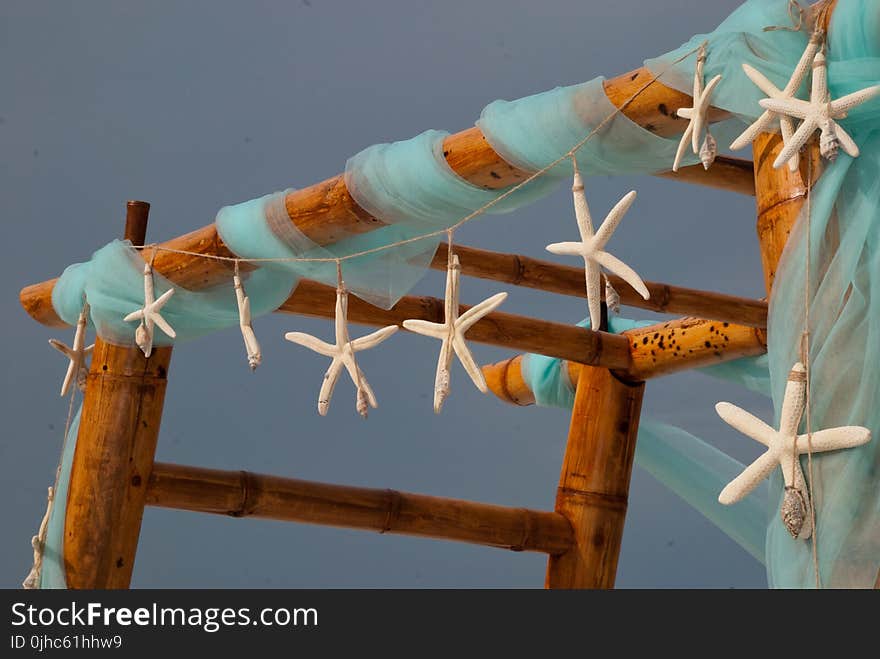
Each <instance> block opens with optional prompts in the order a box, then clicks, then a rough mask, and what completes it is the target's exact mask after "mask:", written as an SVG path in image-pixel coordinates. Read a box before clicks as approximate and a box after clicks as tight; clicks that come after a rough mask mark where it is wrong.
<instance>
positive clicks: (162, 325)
mask: <svg viewBox="0 0 880 659" xmlns="http://www.w3.org/2000/svg"><path fill="white" fill-rule="evenodd" d="M150 318H152V320H153V322H154V323H155V324H156V326H157V327H158V328H159V329H160V330H162V331H163V332H165V334H167V335H168V336H170V337H171V338H172V339H173V338H174V337H176V336H177V332H175V331H174V328H173V327H171V325H169V324H168V321H167V320H165V319H164V318H162V316H161V314H159V313H157V312H155V311H154V312H152V313H151V314H150Z"/></svg>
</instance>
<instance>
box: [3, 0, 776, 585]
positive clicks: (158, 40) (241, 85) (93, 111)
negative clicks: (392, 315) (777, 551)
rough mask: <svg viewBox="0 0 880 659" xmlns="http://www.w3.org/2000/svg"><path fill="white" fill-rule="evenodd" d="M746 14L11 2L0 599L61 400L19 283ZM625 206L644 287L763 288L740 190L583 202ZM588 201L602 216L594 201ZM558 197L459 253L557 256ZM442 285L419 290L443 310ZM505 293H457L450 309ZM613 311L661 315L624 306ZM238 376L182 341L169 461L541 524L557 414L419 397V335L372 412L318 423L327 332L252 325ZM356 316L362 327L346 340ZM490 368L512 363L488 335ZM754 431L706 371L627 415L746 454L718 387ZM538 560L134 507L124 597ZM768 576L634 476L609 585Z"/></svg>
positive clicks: (425, 365) (424, 377)
mask: <svg viewBox="0 0 880 659" xmlns="http://www.w3.org/2000/svg"><path fill="white" fill-rule="evenodd" d="M737 4H739V3H738V2H736V0H716V1H715V2H711V3H707V2H698V1H697V0H661V1H659V2H644V0H615V2H613V3H609V2H604V1H603V2H599V1H598V0H543V1H542V2H539V3H538V2H533V1H532V2H526V1H523V0H507V1H501V0H485V1H483V0H470V1H469V2H465V1H460V0H445V1H444V2H427V1H425V0H406V1H403V0H399V1H392V0H373V1H372V2H369V3H366V2H363V3H361V2H357V3H356V2H345V3H343V2H330V1H328V0H302V2H267V1H256V2H248V3H229V2H187V3H180V2H158V1H157V2H150V3H144V2H133V1H121V0H115V1H113V2H110V1H107V2H95V1H83V2H78V3H55V2H53V3H49V2H44V1H37V0H6V1H5V2H3V3H2V5H0V90H2V91H0V211H2V226H3V228H4V238H5V244H6V246H7V247H6V249H5V250H4V258H3V259H2V260H0V268H2V277H0V286H2V294H0V305H2V307H0V308H2V310H3V315H4V317H5V319H6V320H5V323H4V329H3V332H4V337H3V339H4V342H5V344H6V349H5V350H4V351H3V352H2V354H0V360H2V366H3V368H2V373H3V376H2V377H3V378H4V379H3V396H2V397H0V413H2V415H3V418H4V419H5V424H4V428H5V431H4V432H3V437H2V441H0V495H2V500H3V501H4V506H3V523H4V524H3V525H4V533H3V534H2V535H0V587H17V586H18V584H19V583H20V582H21V580H22V579H23V578H24V576H25V574H26V573H27V571H28V569H29V567H30V561H31V551H30V546H29V540H30V536H31V535H32V534H33V533H34V531H35V529H36V527H37V525H38V524H39V520H40V517H41V516H42V514H43V510H44V506H45V491H46V490H45V488H46V486H47V485H48V484H50V482H51V480H52V477H53V473H54V470H55V466H56V463H57V459H58V453H59V449H60V443H61V433H62V429H63V427H64V420H65V416H66V411H67V404H66V401H63V400H61V399H60V398H58V395H57V391H58V387H59V385H60V380H61V377H62V376H63V373H64V368H65V364H64V362H63V360H62V358H61V357H60V356H59V355H58V354H57V353H56V352H55V351H54V350H52V349H51V348H49V346H48V345H47V344H46V339H47V338H49V337H53V336H56V337H59V338H62V339H64V340H69V338H70V333H69V332H65V333H60V334H59V333H58V332H55V331H50V330H47V329H46V328H43V327H41V326H38V325H37V324H35V323H34V322H33V321H31V320H30V319H29V318H28V317H27V316H26V314H25V313H24V312H23V311H22V310H21V308H20V307H19V305H18V291H19V289H20V288H21V287H22V286H24V285H26V284H29V283H34V282H37V281H41V280H43V279H45V278H47V277H50V276H54V275H57V274H58V273H60V271H61V270H62V269H63V268H64V267H65V266H66V265H67V264H69V263H71V262H75V261H80V260H84V259H86V258H87V257H88V256H89V255H90V254H91V252H92V251H93V250H94V249H96V248H97V247H100V246H101V245H103V244H105V243H106V242H108V241H109V240H112V239H113V238H115V237H117V236H118V235H119V234H120V232H121V230H122V218H123V213H124V203H125V200H126V199H134V198H137V199H145V200H148V201H150V202H151V203H152V204H153V212H152V215H151V218H150V231H149V235H148V239H150V240H162V239H167V238H170V237H172V236H176V235H179V234H181V233H185V232H187V231H190V230H192V229H195V228H197V227H200V226H202V225H204V224H207V223H209V222H210V221H211V220H212V219H213V217H214V214H215V213H216V211H217V209H218V208H220V207H221V206H223V205H225V204H229V203H235V202H239V201H244V200H247V199H250V198H253V197H256V196H259V195H262V194H265V193H267V192H272V191H274V190H278V189H282V188H285V187H288V186H293V187H299V186H305V185H308V184H310V183H313V182H316V181H319V180H323V179H324V178H326V177H328V176H331V175H333V174H336V173H338V172H339V171H341V170H342V168H343V166H344V164H345V160H346V158H347V157H348V156H350V155H352V154H354V153H356V152H357V151H359V150H360V149H362V148H364V147H365V146H368V145H369V144H372V143H375V142H384V141H391V140H397V139H406V138H409V137H411V136H413V135H415V134H417V133H419V132H421V131H422V130H424V129H427V128H440V129H447V130H451V131H455V130H459V129H462V128H465V127H467V126H470V125H472V124H473V121H474V120H475V119H476V118H477V117H478V115H479V112H480V110H481V108H482V107H483V106H484V105H485V104H487V103H488V102H489V101H492V100H494V99H496V98H508V99H512V98H517V97H520V96H525V95H528V94H531V93H535V92H539V91H543V90H545V89H550V88H552V87H554V86H556V85H566V84H573V83H576V82H581V81H584V80H588V79H590V78H593V77H595V76H597V75H607V76H609V77H610V76H613V75H615V74H617V73H622V72H624V71H627V70H630V69H633V68H636V67H637V66H639V65H640V64H641V61H642V60H643V59H644V58H646V57H651V56H654V55H657V54H660V53H663V52H666V51H668V50H671V49H673V48H674V47H676V46H678V45H679V44H680V43H682V42H684V41H686V40H687V39H688V38H689V37H690V36H691V35H692V34H695V33H698V32H704V31H708V30H711V29H712V28H713V27H714V26H715V25H717V24H718V22H720V20H721V19H722V18H723V17H724V16H726V15H727V14H728V13H730V11H731V10H732V9H734V8H735V7H736V6H737ZM631 188H637V189H638V191H639V198H638V200H637V202H636V204H635V206H634V207H633V209H632V210H631V211H630V213H629V214H628V215H627V218H626V221H625V222H623V224H622V226H621V228H620V229H619V230H618V231H617V233H616V234H615V238H614V239H613V243H612V246H613V247H614V251H615V253H616V254H617V255H618V256H619V257H620V258H622V259H623V260H624V261H626V262H627V263H630V264H632V265H634V266H635V267H636V269H637V270H638V271H639V272H640V273H641V274H642V275H643V276H644V277H645V278H646V279H651V280H657V281H666V282H669V283H674V284H680V285H685V286H693V287H699V288H705V289H709V290H718V291H722V292H726V293H733V294H740V295H750V296H760V295H762V294H763V283H762V276H761V264H760V258H759V254H758V246H757V239H756V237H755V230H754V226H755V220H754V215H755V209H754V202H753V200H751V199H749V198H746V197H740V196H736V195H733V194H729V193H723V192H715V191H710V190H706V189H702V188H694V187H690V186H685V185H684V184H679V183H673V182H670V181H662V180H659V179H653V178H650V177H623V178H616V179H605V178H601V179H598V178H597V179H591V180H590V181H588V194H589V196H590V202H591V206H593V207H594V208H595V209H597V212H600V210H599V209H607V208H610V206H611V205H612V204H613V203H614V202H616V201H617V199H618V198H619V197H620V196H621V195H622V194H623V193H624V192H626V191H627V190H629V189H631ZM602 212H604V211H602ZM573 231H574V220H573V217H572V211H571V208H570V196H569V194H567V193H565V192H564V191H561V192H559V193H558V194H556V195H554V196H553V197H551V198H548V199H545V200H543V201H540V202H539V203H537V204H534V205H533V206H530V207H529V208H526V209H523V210H520V211H518V212H516V213H514V214H511V215H504V216H494V217H488V218H485V219H482V220H480V221H477V222H474V223H472V224H471V225H468V226H467V227H465V229H463V230H462V231H461V232H460V235H458V234H457V236H456V237H457V238H459V239H460V240H461V242H462V243H463V244H468V245H474V246H479V247H484V248H488V249H495V250H499V251H508V252H519V253H524V254H528V255H531V256H536V257H540V258H546V254H545V253H544V250H543V248H544V245H545V244H547V243H548V242H553V241H556V240H566V239H570V238H571V237H573V236H574V234H573V233H572V232H573ZM442 290H443V281H442V275H441V274H440V273H434V272H432V273H429V274H428V275H427V276H426V277H425V279H424V280H423V281H422V282H421V283H420V284H419V285H418V287H417V288H416V289H415V291H414V292H415V293H418V294H423V295H424V294H428V295H437V296H442ZM497 290H499V286H498V285H496V284H493V283H491V282H483V281H479V280H472V279H466V280H465V281H464V282H463V291H462V299H463V301H464V302H474V301H477V300H479V299H482V298H483V297H485V296H486V295H488V294H490V293H493V292H496V291H497ZM510 293H511V296H510V297H509V298H508V301H507V302H506V303H505V310H506V311H509V312H514V313H521V314H526V315H531V316H536V317H542V318H547V319H551V320H558V321H563V322H576V321H579V320H580V319H581V318H583V317H584V316H585V315H586V313H587V312H586V305H585V304H584V303H583V302H582V301H578V300H576V299H573V298H567V297H561V296H553V295H549V294H539V293H537V292H534V291H527V290H523V289H515V290H510ZM627 312H628V315H629V317H636V318H644V317H651V315H650V314H647V313H645V312H639V311H637V310H625V313H627ZM255 328H256V331H257V334H258V336H259V337H260V339H261V342H262V344H263V349H264V364H263V366H261V367H260V369H259V370H258V371H257V373H256V374H254V375H252V374H251V373H250V372H249V370H248V369H247V367H246V365H245V363H244V358H243V354H242V346H241V340H240V336H239V334H238V330H237V329H236V328H232V329H230V330H227V331H224V332H221V333H219V334H217V335H214V336H211V337H208V338H205V339H201V340H199V341H196V342H192V343H187V344H183V345H180V346H178V348H177V349H176V350H175V354H174V358H173V361H172V367H171V370H170V373H169V375H170V383H169V387H168V395H167V398H166V404H165V415H164V419H163V423H162V434H161V437H160V441H159V448H158V453H157V459H159V460H162V461H168V462H179V463H183V464H192V465H201V466H208V467H217V468H225V469H247V470H251V471H255V472H261V473H271V474H278V475H285V476H293V477H298V478H306V479H313V480H320V481H327V482H335V483H347V484H358V485H364V486H370V487H382V488H385V487H392V488H396V489H401V490H406V491H413V492H424V493H428V494H435V495H443V496H452V497H460V498H465V499H472V500H478V501H487V502H493V503H500V504H506V505H512V506H528V507H534V508H543V509H551V508H552V505H553V499H554V494H555V489H556V483H557V480H558V476H559V468H560V464H561V457H562V451H563V448H564V445H565V438H566V433H567V429H568V415H567V414H565V413H564V412H562V411H560V410H550V409H539V408H534V407H531V408H515V407H509V406H506V405H504V404H502V403H500V402H498V401H497V400H495V399H494V398H492V397H491V396H490V397H484V396H482V395H481V394H480V393H479V392H477V391H476V390H475V389H474V388H473V387H472V386H471V385H470V383H469V382H468V381H467V379H466V378H467V376H466V375H465V373H464V371H463V370H461V369H460V368H459V367H457V370H455V371H454V372H453V389H452V395H451V398H450V399H449V400H448V401H447V403H446V407H445V409H444V412H443V414H442V415H441V416H435V415H434V414H433V412H432V410H431V394H432V389H433V378H434V367H435V364H436V353H437V349H438V346H437V345H436V344H435V342H433V341H430V340H428V339H425V338H423V337H417V336H412V335H407V334H404V333H401V334H398V335H397V336H395V337H394V338H393V339H392V340H391V341H390V342H388V343H385V344H384V345H383V346H382V347H381V348H380V349H378V350H374V351H371V352H369V353H365V354H364V356H363V359H362V361H361V363H362V366H363V368H364V369H365V371H366V373H367V374H368V375H369V378H370V382H371V383H372V384H373V387H374V388H375V389H376V392H377V395H378V397H379V402H380V408H379V409H378V410H377V411H375V412H374V413H373V414H372V415H371V416H370V419H369V420H368V421H366V422H364V421H362V420H361V419H360V418H359V417H358V416H357V415H356V413H355V411H354V409H353V404H352V401H353V392H352V390H351V387H350V385H349V384H348V383H347V382H344V383H342V384H340V388H339V390H338V392H337V394H336V399H335V401H334V404H333V407H332V408H331V412H330V414H329V415H328V416H327V417H326V418H320V417H319V416H318V415H317V412H316V411H315V400H316V398H317V391H318V388H319V386H320V380H321V377H322V375H323V372H324V369H325V367H326V364H325V363H324V360H323V358H320V357H318V356H316V355H313V354H311V353H308V352H307V351H305V350H304V349H301V348H298V347H296V346H293V345H291V344H289V343H286V342H285V341H283V340H282V334H283V332H285V331H289V330H292V329H298V330H302V331H306V332H310V333H316V332H317V333H319V334H321V333H323V334H326V333H328V332H330V331H331V328H330V323H329V322H328V321H317V320H308V319H303V318H299V317H292V316H284V317H282V316H280V315H276V316H273V317H268V318H263V319H260V320H258V321H257V322H256V323H255ZM360 331H361V329H360V328H355V333H357V332H360ZM475 354H476V356H477V358H478V359H479V360H480V361H483V362H490V361H495V360H498V359H501V358H503V357H506V356H508V355H509V354H510V353H509V352H507V351H504V350H501V349H495V348H491V347H487V346H476V348H475ZM723 399H727V400H731V401H734V402H736V403H738V404H742V405H743V406H745V407H747V408H750V409H753V410H755V411H756V412H757V413H758V414H759V415H762V416H764V417H765V418H767V417H769V416H770V404H769V402H768V401H766V400H764V399H762V398H760V397H758V396H756V395H753V394H749V393H748V392H745V391H742V390H740V389H739V388H736V387H732V386H727V385H722V384H719V383H717V382H715V381H713V380H709V379H708V378H706V377H705V376H702V375H700V374H695V373H691V374H685V375H680V376H674V377H670V378H667V379H664V380H658V381H654V382H651V383H649V385H648V387H647V392H646V403H645V408H644V411H643V416H649V415H650V416H651V417H653V418H657V419H660V420H663V421H666V422H669V423H675V424H678V425H681V426H682V427H684V428H686V429H688V430H690V431H691V432H694V433H695V434H697V435H699V436H702V437H704V438H706V439H707V440H709V441H711V442H712V443H714V444H715V445H717V446H719V447H721V448H722V449H724V450H726V451H728V452H730V453H732V454H733V455H735V456H736V457H737V458H738V459H740V460H749V459H751V458H752V457H753V456H754V455H756V454H757V446H756V445H754V443H751V444H750V443H749V440H747V439H746V438H743V437H740V436H738V435H736V434H735V433H734V432H733V431H730V430H729V429H727V426H725V425H724V424H723V423H721V422H720V420H719V419H718V418H717V417H716V416H715V413H714V410H713V405H714V403H715V402H716V401H717V400H723ZM545 563H546V560H545V558H544V557H543V556H541V555H537V554H524V553H523V554H516V553H513V552H505V551H501V550H496V549H489V548H482V547H474V546H470V545H464V544H458V543H450V542H438V541H430V540H423V539H414V538H404V537H399V536H381V535H377V534H371V533H364V532H360V531H348V530H339V529H331V528H326V527H316V526H305V525H295V524H285V523H281V522H264V521H257V520H241V519H229V518H225V517H215V516H207V515H197V514H192V513H184V512H175V511H165V510H155V509H148V510H147V512H146V514H145V517H144V524H143V529H142V533H141V544H140V549H139V552H138V557H137V562H136V565H135V573H134V579H133V585H134V586H138V587H224V586H228V587H248V586H251V587H324V586H327V587H346V586H348V587H383V586H387V587H410V586H417V587H418V586H420V587H453V586H454V587H508V586H514V587H540V586H542V585H543V579H544V568H545ZM765 584H766V581H765V576H764V570H763V568H762V566H760V565H759V564H758V563H757V562H756V561H754V560H753V559H752V558H751V557H749V556H748V555H747V554H746V553H745V551H743V550H741V549H740V548H739V547H738V546H737V545H735V544H734V543H733V542H732V541H731V540H728V539H727V538H726V537H725V536H724V535H723V534H722V533H721V532H719V531H717V530H716V529H715V528H714V527H713V526H712V525H711V524H710V523H708V522H707V521H705V520H704V519H703V518H702V517H701V516H700V515H699V514H698V513H696V512H694V511H693V510H691V509H690V508H689V507H688V506H687V505H686V504H684V503H683V502H682V501H681V500H679V499H678V498H677V497H676V496H675V495H673V494H671V493H669V492H668V491H666V490H665V489H664V488H663V487H662V486H660V485H659V484H658V483H657V482H656V481H654V480H653V479H652V478H651V477H650V476H648V475H647V474H645V473H644V472H642V471H641V470H639V469H636V471H635V474H634V478H633V483H632V490H631V495H630V507H629V516H628V520H627V527H626V532H625V536H624V541H623V550H622V555H621V560H620V567H619V573H618V585H619V586H622V587H679V586H688V587H701V586H710V587H729V586H736V587H763V586H764V585H765Z"/></svg>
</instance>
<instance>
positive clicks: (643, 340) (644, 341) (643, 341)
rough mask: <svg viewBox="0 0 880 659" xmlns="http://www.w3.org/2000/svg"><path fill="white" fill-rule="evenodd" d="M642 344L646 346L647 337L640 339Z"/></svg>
mask: <svg viewBox="0 0 880 659" xmlns="http://www.w3.org/2000/svg"><path fill="white" fill-rule="evenodd" d="M642 344H644V345H648V337H647V336H646V337H645V338H644V339H642Z"/></svg>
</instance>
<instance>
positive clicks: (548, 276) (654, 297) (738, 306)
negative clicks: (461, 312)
mask: <svg viewBox="0 0 880 659" xmlns="http://www.w3.org/2000/svg"><path fill="white" fill-rule="evenodd" d="M455 253H456V254H457V255H458V258H459V260H460V261H461V271H462V272H463V273H464V274H466V275H469V276H471V277H478V278H480V279H490V280H492V281H499V282H504V283H506V284H512V285H514V286H523V287H525V288H533V289H537V290H541V291H546V292H548V293H559V294H561V295H571V296H574V297H580V298H586V297H587V291H586V286H585V285H584V269H583V267H577V266H568V265H559V264H557V263H552V262H550V261H542V260H540V259H533V258H531V257H528V256H521V255H519V254H504V253H501V252H491V251H489V250H485V249H477V248H475V247H465V246H464V245H456V246H455ZM447 255H448V250H447V246H446V244H445V243H443V244H441V245H440V248H439V249H438V250H437V254H436V256H435V257H434V260H433V261H432V262H431V267H432V268H433V269H435V270H446V263H447ZM607 277H608V279H610V280H611V283H612V284H613V285H614V287H615V288H616V289H617V292H618V293H619V294H620V302H621V304H624V305H626V306H630V307H637V308H639V309H649V310H650V311H656V312H658V313H672V314H683V315H688V316H694V317H697V318H706V319H710V320H720V321H727V322H730V323H736V324H738V325H746V326H748V327H760V328H764V327H766V326H767V302H765V301H764V300H755V299H751V298H744V297H737V296H735V295H724V294H722V293H713V292H710V291H700V290H697V289H694V288H684V287H682V286H672V285H670V284H663V283H660V282H653V281H646V282H645V286H647V287H648V291H649V292H650V293H651V297H650V299H648V300H645V299H643V298H642V296H641V295H639V294H638V293H637V292H636V291H635V290H634V289H633V288H632V287H631V286H630V285H629V284H627V283H626V282H625V281H624V280H623V279H621V278H620V277H618V276H616V275H611V274H609V275H607ZM603 296H604V292H603Z"/></svg>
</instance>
